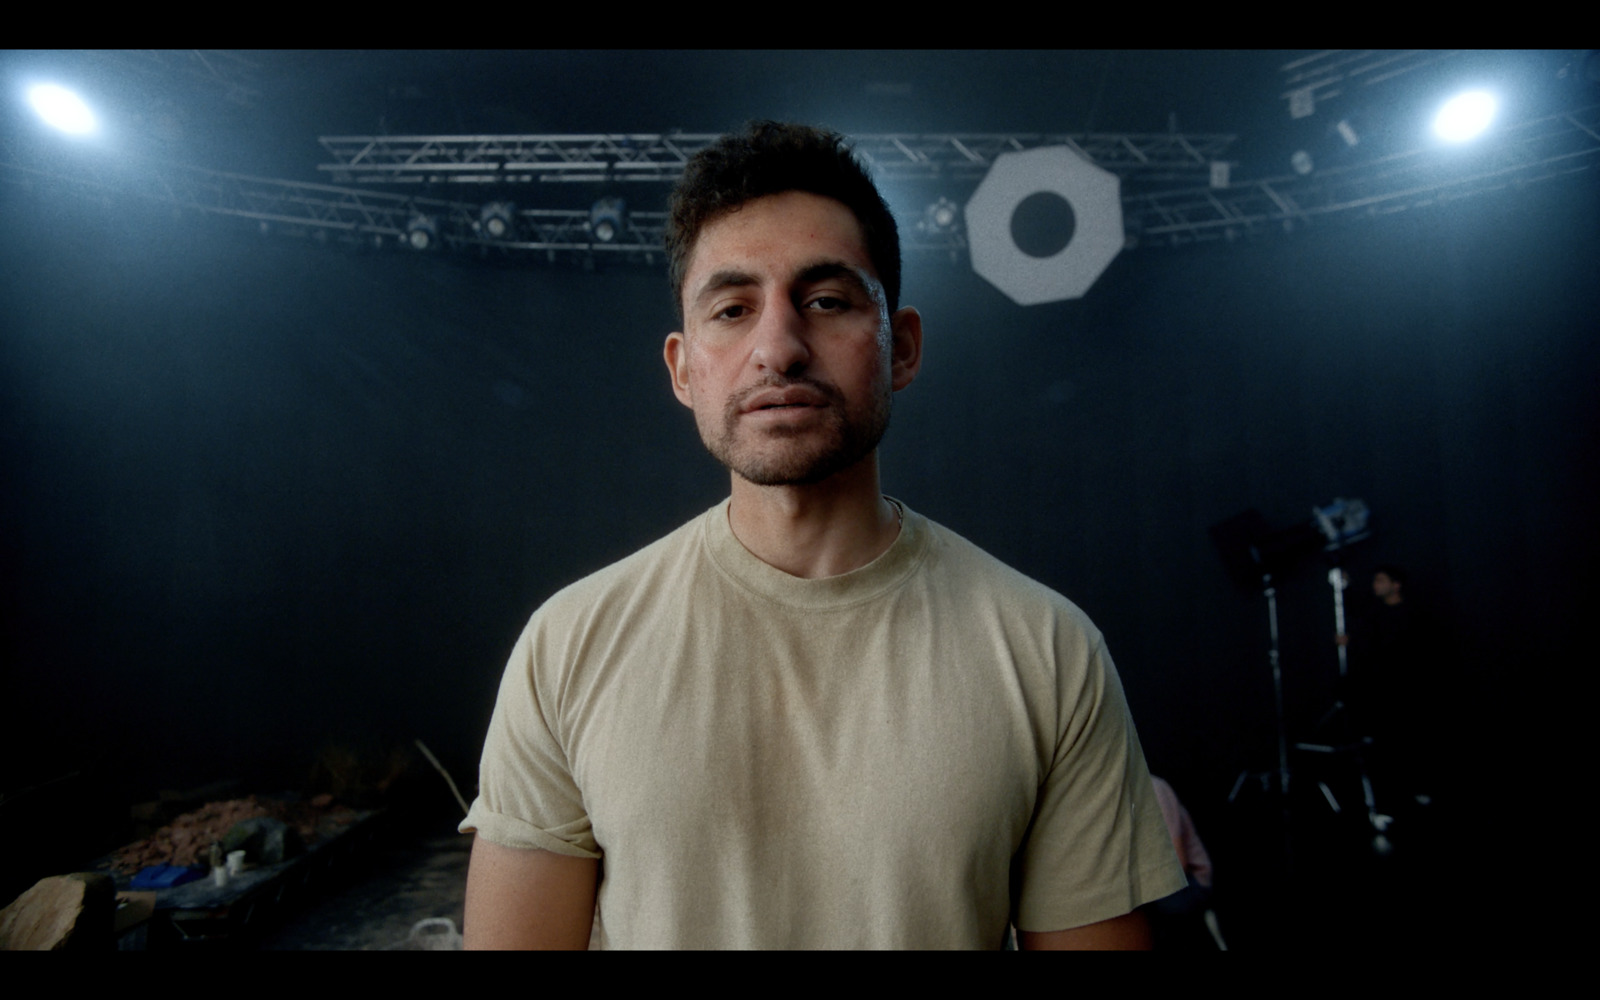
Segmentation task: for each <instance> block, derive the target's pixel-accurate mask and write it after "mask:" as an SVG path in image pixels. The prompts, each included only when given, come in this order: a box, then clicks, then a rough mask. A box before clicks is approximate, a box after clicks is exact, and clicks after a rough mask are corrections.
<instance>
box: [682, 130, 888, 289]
mask: <svg viewBox="0 0 1600 1000" xmlns="http://www.w3.org/2000/svg"><path fill="white" fill-rule="evenodd" d="M785 191H807V192H810V193H811V194H819V195H822V196H823V197H826V198H833V199H835V200H836V201H839V202H842V203H843V204H844V205H845V207H846V208H848V209H850V212H851V214H853V215H854V216H855V217H856V221H857V222H859V223H861V232H862V235H863V236H864V237H865V238H866V241H867V256H868V257H870V258H871V259H872V266H873V268H874V269H875V270H876V271H877V272H878V280H879V281H881V282H883V291H884V296H885V297H886V298H887V300H888V305H889V312H891V313H893V312H894V311H895V310H896V309H898V308H900V231H899V230H898V229H897V228H896V227H895V222H894V216H893V215H892V214H890V212H889V206H888V205H887V204H885V203H884V200H883V196H882V195H881V194H879V193H878V189H877V187H876V186H875V185H874V184H873V183H872V178H871V177H870V176H869V175H868V174H867V170H866V168H865V167H863V166H862V165H861V163H860V161H858V160H857V159H856V158H855V155H854V154H853V153H851V152H850V149H849V147H848V146H846V145H845V139H844V136H842V135H840V134H839V133H837V132H832V131H829V130H827V129H820V128H812V127H811V126H809V125H793V124H789V123H786V122H775V121H753V122H750V123H749V124H747V125H746V126H745V127H744V129H743V130H742V131H739V132H730V133H728V134H727V135H724V136H722V137H721V138H719V139H718V140H717V141H716V142H714V143H712V144H711V145H709V146H707V147H706V148H705V149H702V150H701V151H700V152H698V153H696V154H695V155H694V156H693V157H691V158H690V159H689V163H688V165H687V166H686V167H684V171H683V177H682V178H681V179H680V180H679V181H678V184H677V186H676V187H675V188H673V191H672V200H671V203H670V204H669V206H668V212H667V262H668V264H667V267H668V272H667V273H668V277H669V279H670V280H671V282H672V303H673V305H674V306H675V307H676V308H677V310H678V318H679V319H682V318H683V282H684V278H685V277H687V272H688V269H689V257H690V255H691V254H692V253H693V252H694V246H695V242H696V241H697V240H699V238H700V231H701V230H702V229H704V228H705V226H706V224H707V223H709V222H711V221H713V220H715V219H716V218H717V217H719V216H721V215H723V214H725V213H727V212H731V211H733V210H734V209H736V208H738V207H739V206H740V205H743V204H744V203H745V202H747V201H753V200H755V199H756V198H761V197H764V196H766V195H769V194H782V193H783V192H785Z"/></svg>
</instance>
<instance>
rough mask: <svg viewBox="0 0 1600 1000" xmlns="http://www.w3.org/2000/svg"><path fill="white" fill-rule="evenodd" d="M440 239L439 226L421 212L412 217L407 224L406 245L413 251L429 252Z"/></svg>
mask: <svg viewBox="0 0 1600 1000" xmlns="http://www.w3.org/2000/svg"><path fill="white" fill-rule="evenodd" d="M438 239H439V224H438V223H437V222H435V221H434V220H433V219H432V217H430V216H426V215H423V214H422V213H421V212H418V213H416V214H415V215H413V216H411V220H410V221H409V222H407V223H406V245H407V246H409V247H410V248H411V249H413V250H427V249H429V248H430V247H432V246H433V245H434V243H436V242H437V241H438Z"/></svg>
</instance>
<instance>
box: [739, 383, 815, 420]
mask: <svg viewBox="0 0 1600 1000" xmlns="http://www.w3.org/2000/svg"><path fill="white" fill-rule="evenodd" d="M826 405H828V397H827V396H826V395H825V394H823V393H822V392H820V391H818V390H816V389H813V388H811V387H809V386H803V385H791V386H785V387H784V388H781V389H760V390H757V391H756V392H755V393H753V394H751V395H750V396H749V397H747V398H746V399H745V400H744V401H743V402H742V403H740V404H739V412H740V413H757V412H760V411H764V410H784V409H801V408H805V407H813V406H826Z"/></svg>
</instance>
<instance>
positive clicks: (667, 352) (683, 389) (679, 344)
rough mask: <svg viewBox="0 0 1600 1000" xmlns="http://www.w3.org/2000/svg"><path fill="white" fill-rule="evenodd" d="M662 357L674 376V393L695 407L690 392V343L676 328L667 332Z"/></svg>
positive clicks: (679, 400)
mask: <svg viewBox="0 0 1600 1000" xmlns="http://www.w3.org/2000/svg"><path fill="white" fill-rule="evenodd" d="M661 357H662V358H663V359H664V360H665V361H666V362H667V373H668V374H669V375H670V376H671V377H672V394H673V395H674V396H677V397H678V402H680V403H682V404H683V405H684V406H687V407H690V408H693V407H694V397H693V396H692V395H690V394H689V344H688V341H686V340H685V339H684V337H683V334H681V333H679V332H678V331H676V330H674V331H673V332H671V333H669V334H667V343H666V345H665V346H664V347H662V349H661Z"/></svg>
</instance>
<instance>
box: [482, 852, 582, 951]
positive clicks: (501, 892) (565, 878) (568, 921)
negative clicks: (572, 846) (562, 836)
mask: <svg viewBox="0 0 1600 1000" xmlns="http://www.w3.org/2000/svg"><path fill="white" fill-rule="evenodd" d="M599 874H600V863H599V862H598V861H595V860H594V859H592V858H575V857H570V856H568V855H565V854H556V853H554V852H553V851H540V850H521V849H518V848H515V847H502V846H500V845H499V844H496V843H494V842H493V841H489V840H485V839H483V838H482V837H475V838H474V839H473V841H472V862H471V864H470V866H469V867H468V868H467V912H466V918H465V924H466V926H465V927H464V928H463V929H462V937H463V944H464V946H465V947H466V948H467V949H469V950H483V951H487V950H496V949H522V948H564V949H572V950H582V949H584V948H587V947H589V930H590V928H591V927H592V926H593V924H594V895H595V888H596V882H597V881H598V879H599Z"/></svg>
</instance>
